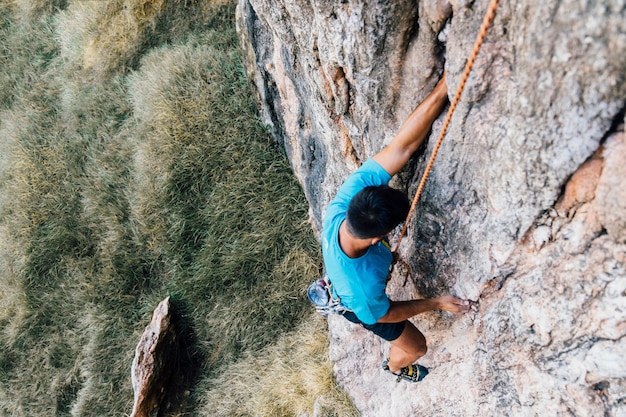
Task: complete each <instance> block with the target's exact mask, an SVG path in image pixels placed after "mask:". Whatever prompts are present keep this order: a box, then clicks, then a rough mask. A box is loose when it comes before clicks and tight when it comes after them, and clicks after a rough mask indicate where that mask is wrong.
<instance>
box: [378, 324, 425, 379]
mask: <svg viewBox="0 0 626 417" xmlns="http://www.w3.org/2000/svg"><path fill="white" fill-rule="evenodd" d="M390 343H391V349H390V351H389V362H388V363H387V365H388V366H389V370H390V371H391V372H393V373H395V374H397V373H399V372H400V370H401V369H402V368H404V367H405V366H409V365H411V364H412V363H415V362H416V361H417V360H418V359H419V358H421V357H422V356H424V355H425V354H426V351H427V347H426V338H425V337H424V335H423V334H422V332H420V331H419V330H418V329H417V327H415V326H414V325H413V324H412V323H411V322H410V321H408V320H407V322H406V324H405V326H404V331H403V332H402V334H401V335H400V337H398V338H397V339H396V340H393V341H391V342H390Z"/></svg>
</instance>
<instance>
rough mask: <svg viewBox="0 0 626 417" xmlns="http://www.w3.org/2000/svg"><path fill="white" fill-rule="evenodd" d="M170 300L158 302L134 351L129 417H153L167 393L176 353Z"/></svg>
mask: <svg viewBox="0 0 626 417" xmlns="http://www.w3.org/2000/svg"><path fill="white" fill-rule="evenodd" d="M176 346H177V344H176V331H175V329H174V327H173V325H172V315H171V306H170V298H169V297H167V298H166V299H165V300H163V301H161V302H160V303H159V305H158V306H157V308H156V309H155V310H154V313H153V315H152V321H151V322H150V324H149V325H148V326H147V327H146V330H144V333H143V335H142V336H141V340H140V341H139V343H138V344H137V348H136V349H135V358H134V359H133V364H132V367H131V379H132V385H133V392H134V393H135V398H134V404H133V411H132V414H131V417H153V416H157V415H158V413H159V409H160V407H161V402H162V401H163V398H164V397H165V394H166V392H167V390H168V386H169V382H170V378H171V375H172V370H173V360H172V358H173V357H174V355H175V349H176Z"/></svg>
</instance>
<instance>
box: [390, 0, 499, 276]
mask: <svg viewBox="0 0 626 417" xmlns="http://www.w3.org/2000/svg"><path fill="white" fill-rule="evenodd" d="M498 1H499V0H491V2H490V3H489V6H488V8H487V13H486V14H485V18H484V19H483V23H482V25H481V27H480V31H479V32H478V36H477V37H476V42H475V43H474V48H473V49H472V53H471V54H470V56H469V58H468V59H467V64H466V65H465V70H464V71H463V75H462V77H461V82H460V84H459V88H458V89H457V91H456V94H455V95H454V99H453V100H452V102H451V103H450V108H449V109H448V113H447V115H446V118H445V120H444V122H443V127H442V129H441V132H440V133H439V138H438V139H437V142H436V143H435V147H434V148H433V152H432V154H431V155H430V159H429V160H428V164H427V165H426V169H425V170H424V174H423V175H422V179H421V181H420V184H419V186H418V187H417V191H416V192H415V197H413V202H412V204H411V208H410V209H409V213H408V214H407V217H406V221H405V222H404V226H403V228H402V231H401V232H400V236H399V237H398V243H397V244H396V249H395V251H398V249H399V248H400V243H402V239H403V238H404V236H405V235H406V232H407V228H408V226H409V220H410V219H411V217H412V216H413V212H414V211H415V206H416V205H417V202H418V200H419V198H420V196H421V195H422V192H423V191H424V186H425V184H426V180H427V179H428V176H429V175H430V171H431V169H432V167H433V164H434V162H435V158H436V157H437V152H439V148H440V147H441V143H442V142H443V138H444V136H445V135H446V132H447V131H448V127H449V126H450V121H451V120H452V114H453V113H454V110H455V109H456V106H457V104H458V103H459V100H460V99H461V94H462V93H463V90H464V89H465V83H466V82H467V79H468V78H469V75H470V72H471V71H472V67H473V66H474V61H476V57H477V56H478V52H479V51H480V47H481V46H482V44H483V42H484V40H485V37H486V36H487V30H488V29H489V26H491V23H492V22H493V19H494V17H495V15H496V8H497V7H498ZM395 251H394V252H395ZM405 283H406V280H405Z"/></svg>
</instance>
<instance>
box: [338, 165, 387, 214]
mask: <svg viewBox="0 0 626 417" xmlns="http://www.w3.org/2000/svg"><path fill="white" fill-rule="evenodd" d="M390 180H391V175H389V173H388V172H387V171H385V169H384V168H383V167H382V166H380V164H379V163H378V162H376V161H375V160H373V159H368V160H367V161H365V163H364V164H363V165H361V166H360V167H359V169H357V170H356V171H354V172H353V173H352V174H351V175H350V176H349V177H348V178H347V179H346V180H345V182H344V183H343V184H342V185H341V187H340V188H339V191H337V195H336V196H335V199H334V200H333V203H336V204H340V205H342V206H345V208H346V209H347V207H348V204H349V203H350V200H352V197H354V196H355V195H356V194H357V193H358V192H359V191H361V190H362V189H363V188H365V187H369V186H370V185H386V184H388V183H389V181H390ZM331 204H332V203H331Z"/></svg>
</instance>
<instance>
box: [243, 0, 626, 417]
mask: <svg viewBox="0 0 626 417" xmlns="http://www.w3.org/2000/svg"><path fill="white" fill-rule="evenodd" d="M486 6H487V2H486V1H453V2H450V3H448V2H446V1H428V2H426V1H418V2H414V1H395V2H386V1H376V0H372V1H359V0H348V1H345V2H325V1H305V0H278V1H272V2H269V1H267V0H240V3H239V7H238V16H237V22H238V31H239V34H240V37H241V39H242V45H243V48H244V51H245V53H244V55H245V62H246V68H247V74H248V77H249V79H250V81H251V82H252V83H253V85H254V86H255V88H256V91H257V93H258V99H259V104H260V109H261V114H262V116H263V118H264V120H265V121H266V123H267V124H268V125H269V126H270V128H271V130H272V132H273V134H274V136H275V137H276V138H277V140H279V141H281V143H282V144H283V145H284V147H285V149H286V151H287V154H288V156H289V158H290V161H291V164H292V166H293V169H294V172H295V173H296V175H297V176H298V178H299V179H300V182H301V184H302V186H303V189H304V191H305V194H306V196H307V198H308V200H309V202H310V204H311V220H312V225H313V227H314V229H316V230H318V231H319V228H320V224H321V219H322V216H323V212H324V209H325V207H326V205H327V204H328V202H329V201H330V199H331V198H332V197H333V195H334V193H335V191H336V190H337V187H338V186H339V185H340V184H341V182H342V181H343V180H344V179H345V177H346V176H347V175H348V173H349V172H351V171H352V170H353V169H355V168H356V167H357V166H358V165H359V164H360V163H362V162H363V161H365V160H366V159H367V158H368V157H370V156H372V155H373V154H374V153H376V152H377V151H378V150H380V149H381V148H382V147H383V146H384V144H385V143H386V142H387V141H389V140H390V139H391V138H392V137H393V135H394V133H395V132H396V130H397V128H398V127H399V125H400V124H401V123H402V121H403V120H404V118H405V117H406V116H407V115H408V114H409V112H410V111H411V110H412V108H413V107H414V106H415V105H417V104H418V103H419V102H420V101H421V100H422V99H423V98H424V97H425V96H426V95H427V94H428V92H429V91H430V89H431V88H432V87H433V86H434V84H435V83H436V81H437V79H438V78H439V77H440V75H441V73H442V72H443V71H444V70H446V71H447V72H448V86H449V90H450V96H452V95H453V94H454V90H455V89H456V86H457V84H458V81H459V77H460V74H461V72H462V70H463V67H464V65H465V60H466V58H467V56H468V54H469V52H470V50H471V47H472V45H473V42H474V39H475V37H476V33H477V30H478V27H479V25H480V23H481V21H482V18H483V15H484V12H485V8H486ZM625 106H626V5H625V4H624V2H623V1H585V2H577V1H573V0H564V1H557V0H549V1H546V2H525V3H524V2H522V3H509V2H501V4H500V6H499V9H498V11H497V15H496V19H495V22H494V24H493V26H492V28H491V29H490V30H489V33H488V36H487V40H486V42H485V44H484V45H483V48H482V50H481V53H480V54H479V56H478V59H477V61H476V64H475V67H474V71H473V73H472V74H471V76H470V79H469V81H468V85H467V87H466V91H465V93H464V95H463V97H462V98H461V102H460V103H459V106H458V108H457V110H456V113H455V115H454V117H453V120H452V125H451V127H450V130H449V132H448V134H447V136H446V139H445V140H444V144H443V146H442V148H441V150H440V152H439V155H438V158H437V161H436V162H435V166H434V168H433V172H432V174H431V177H430V178H429V182H428V183H427V186H426V189H425V192H424V195H423V196H422V199H421V201H420V203H419V205H418V209H417V214H416V217H415V219H413V222H412V224H411V227H410V228H409V234H408V236H407V238H406V239H405V240H404V242H403V247H402V248H400V254H401V255H402V256H403V257H404V259H405V260H407V261H409V262H410V263H411V265H412V267H413V271H414V273H415V277H414V278H415V280H414V282H412V284H413V285H407V286H403V285H402V284H403V282H402V279H400V278H399V277H396V279H394V281H392V285H390V288H389V290H390V294H391V296H392V298H394V299H408V298H410V297H429V296H435V295H439V294H443V293H449V292H451V293H454V294H456V295H458V296H461V297H466V298H469V299H472V300H474V301H476V305H475V307H474V309H473V311H472V313H471V314H467V315H465V316H463V317H455V316H452V315H449V314H448V313H432V314H424V315H422V316H419V317H417V318H415V323H416V325H417V326H418V327H419V328H420V329H421V330H422V331H423V332H424V333H425V334H426V336H427V339H428V342H429V353H428V354H427V355H426V357H424V358H423V363H424V364H425V365H427V366H430V367H431V374H430V375H429V376H428V377H427V379H426V380H425V381H424V382H423V383H420V384H417V385H411V386H409V385H406V384H400V385H397V384H396V383H395V381H393V380H392V379H390V378H389V377H388V376H387V375H385V374H384V373H383V372H382V370H380V362H381V360H382V359H384V357H385V355H386V349H388V345H387V344H384V343H381V342H380V341H379V340H377V339H376V338H374V337H372V336H371V335H369V334H368V333H366V332H364V331H363V330H361V329H360V328H358V327H355V326H352V325H351V324H349V323H347V322H346V321H345V320H342V319H341V318H337V317H333V318H331V319H330V320H329V323H330V333H331V339H332V343H331V357H332V359H333V360H334V361H335V363H336V376H337V380H338V382H339V384H340V385H341V386H342V387H343V388H344V389H345V390H346V391H347V392H348V393H349V394H350V396H351V397H352V399H353V400H354V402H355V405H356V406H357V407H358V408H359V410H360V411H361V412H362V414H363V415H364V416H377V417H380V416H410V415H416V416H417V415H429V416H431V415H432V416H435V415H441V416H444V415H445V416H454V415H459V416H467V415H519V416H526V415H565V414H571V415H580V416H585V415H590V416H591V415H615V416H618V415H621V416H623V415H626V397H625V396H624V392H626V369H625V368H624V365H623V363H624V360H623V358H624V356H625V355H626V339H625V338H624V336H625V335H626V324H625V323H626V278H625V277H626V272H625V268H626V267H625V264H626V220H625V219H626V194H625V193H626V192H625V191H624V190H626V175H625V174H626V172H624V166H626V153H625V151H624V149H625V147H626V142H625V139H624V134H623V124H622V123H623V120H624V108H625ZM442 119H443V118H442ZM440 128H441V120H439V121H437V122H436V123H435V125H434V127H433V131H434V132H438V131H439V129H440ZM432 145H433V143H432V141H430V142H429V143H428V145H427V146H426V147H425V148H426V149H425V150H424V153H423V154H420V155H418V156H416V157H415V158H414V160H413V161H412V164H410V166H409V167H408V168H407V169H406V170H405V171H403V172H402V173H401V174H400V175H399V176H398V177H397V178H396V179H395V180H394V185H395V186H397V187H401V188H405V189H406V190H407V192H408V193H409V194H411V195H412V194H413V192H414V190H415V188H416V186H417V182H418V180H419V176H420V172H421V171H422V170H423V167H424V164H425V159H427V157H428V155H429V153H430V150H431V148H432Z"/></svg>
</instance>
